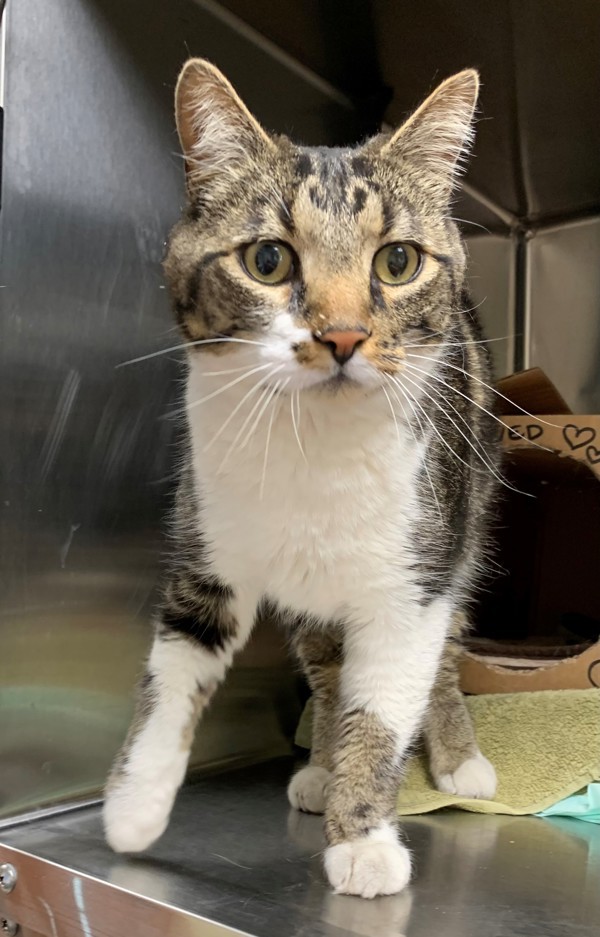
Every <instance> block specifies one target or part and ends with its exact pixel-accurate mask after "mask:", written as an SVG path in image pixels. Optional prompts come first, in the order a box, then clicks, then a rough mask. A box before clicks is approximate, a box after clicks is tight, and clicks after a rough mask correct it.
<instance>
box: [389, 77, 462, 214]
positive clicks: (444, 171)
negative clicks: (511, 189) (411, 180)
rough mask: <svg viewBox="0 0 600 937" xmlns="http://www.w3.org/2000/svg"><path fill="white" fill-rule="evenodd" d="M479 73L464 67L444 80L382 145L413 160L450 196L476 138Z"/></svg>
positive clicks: (400, 158) (399, 157) (396, 155)
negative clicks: (475, 121)
mask: <svg viewBox="0 0 600 937" xmlns="http://www.w3.org/2000/svg"><path fill="white" fill-rule="evenodd" d="M478 94H479V75H478V73H477V72H476V71H475V70H474V69H465V71H463V72H459V73H458V74H457V75H453V76H452V77H451V78H447V79H446V81H444V82H442V84H441V85H439V86H438V87H437V88H436V90H435V91H434V92H433V94H430V96H429V97H428V98H427V100H426V101H424V103H423V104H421V106H420V107H419V108H418V110H416V111H415V113H414V114H413V115H412V116H411V117H409V118H408V120H407V121H406V122H405V123H404V124H403V125H402V126H401V127H400V128H399V129H398V130H397V131H396V132H395V133H394V135H393V136H392V138H391V139H390V140H388V141H387V143H385V144H384V145H383V147H382V149H381V155H382V156H387V157H390V158H393V159H394V160H398V161H400V162H408V163H410V164H411V167H412V168H413V171H414V172H418V173H420V174H422V176H423V184H424V185H426V186H427V188H428V189H429V190H432V191H435V192H436V193H437V194H438V196H439V197H440V199H442V200H446V201H447V200H448V198H449V197H450V195H451V192H452V189H453V187H454V185H455V184H456V181H457V176H458V175H460V172H461V170H462V168H463V165H464V161H465V159H466V157H467V155H468V153H469V149H470V147H471V144H472V142H473V138H474V131H473V118H474V116H475V107H476V105H477V96H478Z"/></svg>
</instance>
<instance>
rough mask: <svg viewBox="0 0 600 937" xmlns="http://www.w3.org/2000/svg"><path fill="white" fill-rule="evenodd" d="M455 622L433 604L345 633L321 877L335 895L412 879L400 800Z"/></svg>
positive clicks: (389, 889)
mask: <svg viewBox="0 0 600 937" xmlns="http://www.w3.org/2000/svg"><path fill="white" fill-rule="evenodd" d="M450 614H451V606H450V603H449V602H448V601H446V600H445V599H435V600H433V601H432V602H430V603H428V604H426V605H420V604H418V603H416V602H410V603H402V606H400V605H399V604H396V605H390V606H389V607H388V608H387V609H384V611H383V613H381V612H379V613H378V614H376V615H373V617H371V618H370V620H367V621H363V622H360V621H355V622H350V623H349V624H348V625H347V628H346V632H345V638H344V663H343V666H342V673H341V688H340V696H341V714H340V722H339V737H338V742H337V747H336V752H335V759H334V773H333V779H332V781H331V783H330V787H329V796H328V802H327V807H326V811H325V834H326V838H327V842H328V848H327V850H326V852H325V869H326V872H327V876H328V878H329V881H330V883H331V885H332V886H333V887H334V889H335V890H336V891H337V892H341V893H344V894H351V895H360V896H362V897H364V898H373V897H375V896H376V895H389V894H394V893H396V892H399V891H401V890H402V889H403V888H404V887H405V886H406V885H407V883H408V881H409V879H410V871H411V860H410V853H409V851H408V849H406V847H405V846H403V845H402V844H401V843H400V842H399V840H398V834H397V825H396V795H397V791H398V785H399V780H400V772H401V768H402V764H403V761H404V758H405V755H406V752H407V749H408V747H409V746H410V743H411V742H412V740H413V738H414V737H415V735H416V734H417V733H418V731H419V729H420V727H421V723H422V720H423V716H424V712H425V709H426V706H427V701H428V698H429V693H430V690H431V686H432V684H433V681H434V679H435V674H436V670H437V668H438V665H439V659H440V655H441V653H442V649H443V645H444V639H445V635H446V632H447V628H448V623H449V619H450Z"/></svg>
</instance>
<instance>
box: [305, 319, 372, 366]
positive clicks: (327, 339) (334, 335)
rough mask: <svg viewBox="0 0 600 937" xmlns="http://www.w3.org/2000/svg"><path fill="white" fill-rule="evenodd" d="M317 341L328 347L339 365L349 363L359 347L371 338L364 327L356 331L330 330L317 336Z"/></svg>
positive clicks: (359, 327)
mask: <svg viewBox="0 0 600 937" xmlns="http://www.w3.org/2000/svg"><path fill="white" fill-rule="evenodd" d="M314 337H315V339H316V340H317V341H318V342H321V344H323V345H327V347H328V348H329V350H330V351H331V354H332V355H333V357H334V358H335V360H336V361H337V363H338V364H345V363H346V361H349V360H350V358H351V357H352V355H353V354H354V352H355V351H356V349H357V348H358V346H359V345H362V343H363V342H364V341H366V339H367V338H368V337H369V333H368V332H367V330H366V329H364V328H363V327H362V326H358V327H357V328H355V329H328V330H327V331H326V332H320V333H319V334H318V335H317V334H315V336H314Z"/></svg>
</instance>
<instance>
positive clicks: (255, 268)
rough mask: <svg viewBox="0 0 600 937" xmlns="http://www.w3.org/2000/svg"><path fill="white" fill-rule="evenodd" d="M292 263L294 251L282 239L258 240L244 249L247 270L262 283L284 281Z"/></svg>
mask: <svg viewBox="0 0 600 937" xmlns="http://www.w3.org/2000/svg"><path fill="white" fill-rule="evenodd" d="M292 265H293V257H292V252H291V250H290V249H289V247H286V246H285V244H281V242H280V241H257V242H256V244H251V245H250V246H249V247H247V248H246V249H245V250H244V266H245V268H246V271H247V272H248V273H249V274H250V276H251V277H253V278H254V279H255V280H258V281H259V282H260V283H269V284H271V285H273V284H275V283H283V281H284V280H287V278H288V277H289V275H290V273H291V270H292Z"/></svg>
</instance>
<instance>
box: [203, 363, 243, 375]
mask: <svg viewBox="0 0 600 937" xmlns="http://www.w3.org/2000/svg"><path fill="white" fill-rule="evenodd" d="M249 367H250V365H248V364H245V365H244V366H243V367H242V368H227V370H226V371H203V372H202V377H221V376H222V375H223V374H241V372H242V371H247V370H248V369H249Z"/></svg>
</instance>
